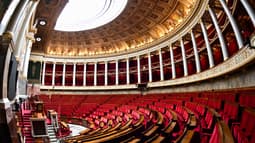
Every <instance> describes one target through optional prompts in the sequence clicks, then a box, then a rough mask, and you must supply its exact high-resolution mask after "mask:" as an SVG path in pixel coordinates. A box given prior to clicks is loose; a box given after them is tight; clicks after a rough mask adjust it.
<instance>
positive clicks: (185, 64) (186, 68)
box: [180, 38, 188, 76]
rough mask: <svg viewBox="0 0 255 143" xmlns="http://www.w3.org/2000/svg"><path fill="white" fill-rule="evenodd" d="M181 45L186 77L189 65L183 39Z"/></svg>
mask: <svg viewBox="0 0 255 143" xmlns="http://www.w3.org/2000/svg"><path fill="white" fill-rule="evenodd" d="M180 44H181V50H182V62H183V69H184V76H188V65H187V59H186V53H185V48H184V43H183V40H182V38H181V40H180Z"/></svg>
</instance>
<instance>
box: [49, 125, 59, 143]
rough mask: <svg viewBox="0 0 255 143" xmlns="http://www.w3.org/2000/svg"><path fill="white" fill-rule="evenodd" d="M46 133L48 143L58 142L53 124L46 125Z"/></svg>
mask: <svg viewBox="0 0 255 143" xmlns="http://www.w3.org/2000/svg"><path fill="white" fill-rule="evenodd" d="M48 135H49V139H50V143H58V140H57V137H56V134H55V131H54V127H53V125H48Z"/></svg>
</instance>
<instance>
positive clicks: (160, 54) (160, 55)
mask: <svg viewBox="0 0 255 143" xmlns="http://www.w3.org/2000/svg"><path fill="white" fill-rule="evenodd" d="M158 54H159V70H160V80H161V81H163V80H164V69H163V60H162V53H161V49H159V50H158Z"/></svg>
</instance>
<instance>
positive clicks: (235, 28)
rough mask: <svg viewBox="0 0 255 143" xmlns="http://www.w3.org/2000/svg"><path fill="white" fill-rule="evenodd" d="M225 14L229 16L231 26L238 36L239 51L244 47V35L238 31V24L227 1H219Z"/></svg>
mask: <svg viewBox="0 0 255 143" xmlns="http://www.w3.org/2000/svg"><path fill="white" fill-rule="evenodd" d="M219 1H220V3H221V5H222V7H223V9H224V11H225V13H226V14H227V16H228V19H229V21H230V24H231V26H232V28H233V30H234V33H235V36H236V40H237V43H238V47H239V49H240V48H242V47H243V45H244V44H243V39H242V35H241V33H240V30H239V29H238V26H237V24H236V21H235V18H234V17H233V15H232V14H231V12H230V10H229V9H228V6H227V4H226V2H225V0H219Z"/></svg>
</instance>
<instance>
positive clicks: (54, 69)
mask: <svg viewBox="0 0 255 143" xmlns="http://www.w3.org/2000/svg"><path fill="white" fill-rule="evenodd" d="M55 73H56V63H53V70H52V85H55Z"/></svg>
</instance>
